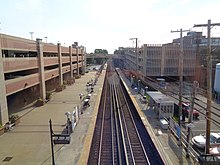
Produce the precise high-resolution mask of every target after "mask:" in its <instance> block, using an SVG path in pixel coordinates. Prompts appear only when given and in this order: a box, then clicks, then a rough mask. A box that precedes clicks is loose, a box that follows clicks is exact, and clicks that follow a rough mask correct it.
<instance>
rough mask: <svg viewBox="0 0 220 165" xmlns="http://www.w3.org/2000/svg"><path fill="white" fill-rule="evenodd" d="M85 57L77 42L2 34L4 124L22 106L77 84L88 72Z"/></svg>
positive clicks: (0, 107)
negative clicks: (76, 79) (77, 78)
mask: <svg viewBox="0 0 220 165" xmlns="http://www.w3.org/2000/svg"><path fill="white" fill-rule="evenodd" d="M84 55H85V49H84V47H83V46H78V43H77V42H75V43H74V44H72V45H71V46H69V47H64V46H61V44H60V43H57V44H52V43H45V42H42V39H36V41H34V40H29V39H25V38H20V37H15V36H10V35H6V34H1V33H0V84H1V85H0V93H1V95H0V124H2V125H4V124H5V123H6V122H8V120H9V115H10V114H13V113H16V111H17V109H18V108H19V107H23V106H25V105H27V104H30V103H33V102H34V101H36V100H37V99H39V98H41V99H42V100H43V101H46V99H47V98H46V97H47V93H48V92H53V91H54V90H56V89H57V88H58V87H62V86H65V85H66V84H73V83H74V78H75V77H80V75H81V74H84V72H85V56H84Z"/></svg>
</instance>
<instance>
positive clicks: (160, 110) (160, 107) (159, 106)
mask: <svg viewBox="0 0 220 165" xmlns="http://www.w3.org/2000/svg"><path fill="white" fill-rule="evenodd" d="M161 101H162V99H161V98H159V103H160V106H159V121H160V116H161Z"/></svg>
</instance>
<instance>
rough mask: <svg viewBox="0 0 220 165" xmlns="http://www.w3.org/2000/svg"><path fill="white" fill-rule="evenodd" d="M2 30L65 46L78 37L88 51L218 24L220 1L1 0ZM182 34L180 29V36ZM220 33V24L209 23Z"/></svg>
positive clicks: (168, 37)
mask: <svg viewBox="0 0 220 165" xmlns="http://www.w3.org/2000/svg"><path fill="white" fill-rule="evenodd" d="M0 6H1V10H0V33H4V34H8V35H13V36H18V37H23V38H27V39H31V34H30V32H34V33H33V39H36V38H41V39H42V40H43V41H44V42H45V41H46V39H45V37H47V42H48V43H54V44H56V43H58V42H60V43H61V45H63V46H69V45H72V44H73V43H74V42H78V43H79V45H82V46H85V47H86V51H87V53H90V52H94V50H95V49H106V50H108V52H109V53H113V52H114V50H115V49H118V47H134V46H135V44H134V42H133V41H132V40H130V38H138V46H141V45H143V44H165V43H170V42H172V40H173V39H175V38H179V36H180V33H171V30H180V29H181V28H182V29H183V30H193V31H202V32H203V35H206V32H207V28H206V27H203V28H202V27H199V28H198V27H197V28H194V27H193V26H194V24H207V22H208V20H209V19H211V22H212V23H220V17H219V7H220V1H219V0H0ZM184 35H186V33H183V36H184ZM211 36H212V37H219V36H220V27H218V26H216V27H213V28H212V31H211Z"/></svg>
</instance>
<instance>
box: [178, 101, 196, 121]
mask: <svg viewBox="0 0 220 165" xmlns="http://www.w3.org/2000/svg"><path fill="white" fill-rule="evenodd" d="M190 104H191V103H190V102H183V103H182V110H183V113H185V115H186V117H188V116H189V113H190V110H191V105H190ZM198 117H199V112H198V111H197V110H196V109H195V108H194V109H193V118H194V119H195V118H198Z"/></svg>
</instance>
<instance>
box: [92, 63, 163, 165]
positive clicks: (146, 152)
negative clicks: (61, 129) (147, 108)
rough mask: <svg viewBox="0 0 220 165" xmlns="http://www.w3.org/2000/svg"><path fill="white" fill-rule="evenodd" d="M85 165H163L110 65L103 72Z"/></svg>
mask: <svg viewBox="0 0 220 165" xmlns="http://www.w3.org/2000/svg"><path fill="white" fill-rule="evenodd" d="M88 164H104V165H105V164H114V165H117V164H120V165H125V164H146V165H147V164H157V165H160V164H164V163H163V161H162V159H161V157H160V155H159V153H158V151H157V149H156V148H155V146H154V144H153V142H152V140H151V139H150V136H149V134H148V133H147V131H146V129H145V126H144V125H143V123H142V122H141V119H140V117H139V115H138V113H137V112H136V109H135V108H134V105H133V104H131V100H130V98H129V96H128V94H127V92H126V90H125V88H124V87H123V86H122V82H121V80H120V79H119V76H118V74H117V73H116V72H115V70H114V68H113V67H112V66H111V65H109V67H108V69H107V73H106V78H105V82H104V88H103V93H102V99H101V103H100V106H99V111H98V116H97V120H96V126H95V130H94V134H93V141H92V144H91V148H90V155H89V159H88Z"/></svg>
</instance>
